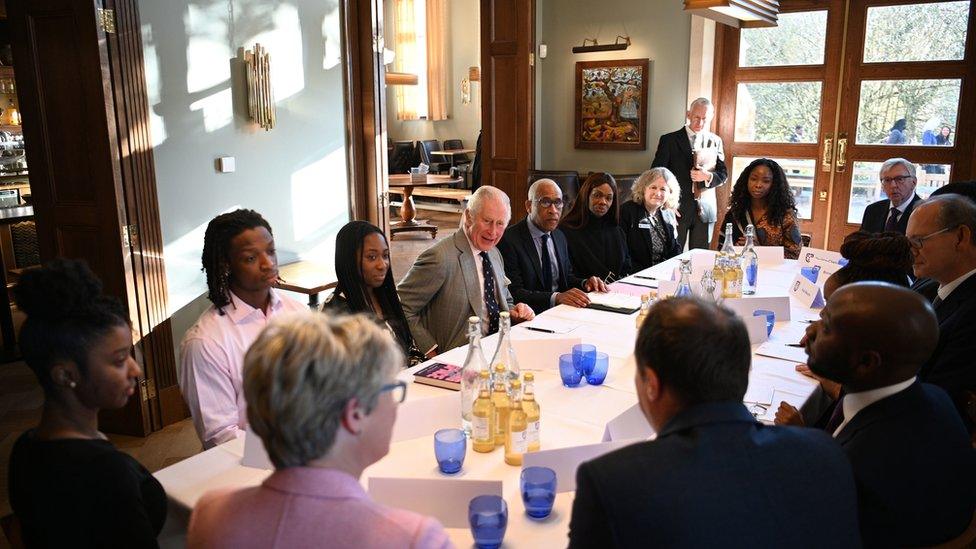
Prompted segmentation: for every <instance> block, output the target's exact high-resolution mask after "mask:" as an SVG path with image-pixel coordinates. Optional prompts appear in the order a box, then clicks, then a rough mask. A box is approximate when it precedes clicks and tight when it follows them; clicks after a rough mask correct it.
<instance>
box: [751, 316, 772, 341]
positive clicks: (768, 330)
mask: <svg viewBox="0 0 976 549" xmlns="http://www.w3.org/2000/svg"><path fill="white" fill-rule="evenodd" d="M752 316H764V317H766V337H769V334H771V333H773V325H774V324H776V313H775V312H773V311H770V310H767V309H756V310H755V311H753V312H752Z"/></svg>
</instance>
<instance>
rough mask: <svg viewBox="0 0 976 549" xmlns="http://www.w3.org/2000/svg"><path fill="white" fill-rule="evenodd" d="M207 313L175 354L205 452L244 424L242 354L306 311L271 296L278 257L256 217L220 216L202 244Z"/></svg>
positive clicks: (234, 434)
mask: <svg viewBox="0 0 976 549" xmlns="http://www.w3.org/2000/svg"><path fill="white" fill-rule="evenodd" d="M202 260H203V271H204V272H206V274H207V298H208V299H210V302H211V306H210V308H209V309H207V310H206V311H204V313H203V314H202V315H200V318H199V319H198V320H197V322H196V324H194V325H193V327H192V328H190V329H189V330H188V331H187V333H186V336H185V337H184V338H183V343H182V345H181V348H180V389H182V390H183V397H184V398H186V402H187V404H188V405H189V407H190V413H191V414H192V415H193V425H194V427H196V429H197V434H198V435H199V436H200V440H201V441H202V442H203V446H204V447H205V448H210V447H212V446H216V445H217V444H220V443H221V442H226V441H228V440H230V439H232V438H235V437H237V436H238V435H239V434H240V433H241V432H242V430H243V429H244V427H245V425H247V405H246V402H245V400H244V391H243V389H242V388H241V383H242V382H241V380H242V368H243V362H244V353H245V352H246V351H247V349H248V347H250V346H251V343H252V342H253V341H254V340H255V339H256V338H257V336H258V334H259V333H260V332H261V330H262V329H263V328H264V326H265V325H266V324H267V323H268V321H269V320H270V319H271V318H272V317H274V316H277V315H279V314H281V313H285V312H288V311H302V310H306V309H307V307H306V306H305V305H303V304H301V303H299V302H298V301H295V300H293V299H291V298H289V297H287V296H285V295H283V294H282V293H280V292H278V291H277V290H275V289H274V285H275V284H276V283H277V282H278V256H277V253H276V252H275V244H274V236H273V235H272V233H271V225H270V224H268V222H267V220H265V219H264V218H263V217H261V214H259V213H257V212H255V211H254V210H235V211H233V212H229V213H225V214H221V215H218V216H217V217H215V218H213V220H211V221H210V223H209V224H208V225H207V231H206V233H205V234H204V237H203V257H202Z"/></svg>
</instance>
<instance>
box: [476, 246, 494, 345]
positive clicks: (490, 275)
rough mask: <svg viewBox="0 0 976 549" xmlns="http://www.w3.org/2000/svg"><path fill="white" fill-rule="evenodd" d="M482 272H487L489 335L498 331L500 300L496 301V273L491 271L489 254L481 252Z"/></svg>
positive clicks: (486, 309) (486, 305) (486, 289)
mask: <svg viewBox="0 0 976 549" xmlns="http://www.w3.org/2000/svg"><path fill="white" fill-rule="evenodd" d="M478 255H480V256H481V270H483V271H484V272H485V311H486V312H487V313H488V333H489V334H493V333H495V332H497V331H498V300H496V299H495V272H494V271H493V270H492V269H491V261H490V260H489V259H488V252H481V253H480V254H478Z"/></svg>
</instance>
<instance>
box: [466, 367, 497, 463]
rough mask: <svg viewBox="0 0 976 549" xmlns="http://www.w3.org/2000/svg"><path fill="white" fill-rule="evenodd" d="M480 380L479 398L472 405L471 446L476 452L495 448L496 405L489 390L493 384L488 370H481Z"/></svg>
mask: <svg viewBox="0 0 976 549" xmlns="http://www.w3.org/2000/svg"><path fill="white" fill-rule="evenodd" d="M478 381H479V385H478V398H476V399H475V401H474V404H473V405H472V406H471V448H472V449H474V451H475V452H490V451H492V450H494V449H495V405H494V404H492V403H491V393H490V391H489V390H488V388H489V387H490V386H491V381H490V380H489V378H488V370H481V372H480V373H479V374H478Z"/></svg>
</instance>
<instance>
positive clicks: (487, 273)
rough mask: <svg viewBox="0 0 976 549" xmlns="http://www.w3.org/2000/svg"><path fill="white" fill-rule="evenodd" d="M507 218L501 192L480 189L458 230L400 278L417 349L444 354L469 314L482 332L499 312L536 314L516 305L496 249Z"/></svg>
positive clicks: (461, 335)
mask: <svg viewBox="0 0 976 549" xmlns="http://www.w3.org/2000/svg"><path fill="white" fill-rule="evenodd" d="M511 217H512V208H511V205H510V203H509V200H508V196H506V195H505V193H503V192H502V191H500V190H499V189H498V188H497V187H491V186H484V187H481V188H479V189H478V190H477V191H475V193H474V194H473V195H472V196H471V201H470V202H469V204H468V207H467V208H466V209H465V210H464V214H463V218H462V221H463V223H462V228H461V230H459V231H457V232H456V233H454V236H452V237H451V238H445V239H444V240H441V241H440V242H438V243H437V244H434V245H433V246H431V247H430V248H428V249H427V250H426V251H424V252H423V253H422V254H420V257H418V258H417V261H416V262H414V264H413V267H411V268H410V272H408V273H407V276H406V277H404V279H403V281H401V282H400V285H399V286H398V287H397V290H398V292H399V294H400V303H401V304H402V305H403V313H404V314H405V315H406V317H407V323H408V324H409V325H410V332H411V333H413V338H414V340H416V342H417V346H418V347H420V349H421V350H423V351H425V352H427V353H428V354H429V353H430V352H431V351H434V352H437V353H442V352H444V351H447V350H450V349H453V348H454V347H457V346H459V345H463V344H464V343H466V337H467V334H466V332H467V326H466V322H467V319H468V317H469V316H477V317H479V318H481V326H482V333H484V334H488V333H491V332H493V331H495V330H497V329H498V327H497V326H498V313H499V312H500V311H508V312H509V313H511V315H512V319H513V320H515V321H518V320H530V319H532V318H533V317H534V316H535V313H533V311H532V309H531V308H530V307H529V306H528V305H525V304H524V303H519V304H517V305H514V300H513V299H512V295H511V294H510V293H509V291H508V287H507V285H506V282H507V281H506V279H505V264H504V263H503V261H502V256H501V254H500V253H499V252H498V250H497V249H496V248H495V245H496V244H498V241H499V240H501V238H502V235H503V234H504V233H505V227H507V226H508V221H509V219H511Z"/></svg>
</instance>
